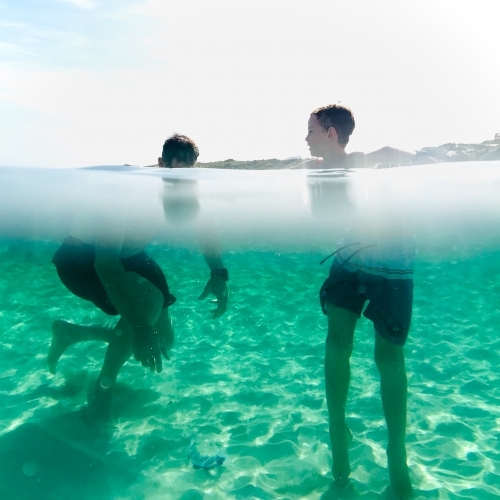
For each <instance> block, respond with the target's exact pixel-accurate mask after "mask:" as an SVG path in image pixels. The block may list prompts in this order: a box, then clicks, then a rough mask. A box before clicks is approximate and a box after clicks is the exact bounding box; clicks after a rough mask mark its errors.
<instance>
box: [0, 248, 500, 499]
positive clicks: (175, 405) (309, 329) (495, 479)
mask: <svg viewBox="0 0 500 500" xmlns="http://www.w3.org/2000/svg"><path fill="white" fill-rule="evenodd" d="M56 248H57V245H56V244H55V243H21V242H11V241H10V242H9V241H4V242H2V243H0V273H1V276H2V280H1V281H0V304H1V307H0V331H1V332H2V349H1V351H0V398H1V401H2V404H1V406H0V443H1V444H0V465H1V467H0V477H1V482H0V494H1V495H0V496H1V497H2V498H6V499H8V500H10V499H12V500H28V499H34V498H36V499H37V500H45V499H47V500H58V499H61V500H63V499H64V500H76V499H82V500H87V499H89V500H105V499H106V500H108V499H109V500H111V499H113V500H132V499H134V500H135V499H144V500H160V499H166V498H168V499H170V498H171V499H183V500H195V499H240V498H257V499H299V498H304V499H311V500H312V499H330V498H364V499H371V498H390V494H389V492H388V491H386V488H387V486H388V474H387V469H386V465H387V464H386V457H385V442H386V430H385V423H384V419H383V414H382V407H381V403H380V397H379V385H378V376H377V371H376V368H375V365H374V362H373V328H372V325H371V323H370V322H369V321H368V320H366V319H361V320H360V322H359V326H358V329H357V331H356V338H355V347H354V354H353V358H352V383H351V389H350V394H349V403H348V407H347V413H348V423H349V425H350V427H351V429H352V431H353V434H354V440H353V443H352V447H351V450H350V457H351V462H352V469H353V473H352V487H350V488H349V489H348V490H346V491H344V492H343V493H342V494H340V493H339V492H337V491H335V488H333V486H332V477H331V473H330V467H331V456H330V452H329V439H328V433H327V418H328V415H327V410H326V402H325V397H324V381H323V351H324V339H325V336H326V319H325V317H324V316H323V314H322V313H321V310H320V308H319V303H318V299H317V295H318V288H319V286H320V285H321V283H322V280H323V279H324V278H325V277H326V275H327V272H328V269H327V268H326V266H323V267H320V266H319V265H318V262H319V261H320V260H321V258H322V257H323V256H322V255H320V254H319V253H305V254H280V255H277V254H274V253H272V252H247V253H238V252H234V253H228V254H227V255H226V256H225V263H226V265H227V267H228V268H229V269H230V273H231V280H230V282H229V290H230V306H229V309H228V311H227V313H226V315H225V316H224V317H222V318H221V319H218V320H212V319H211V318H210V314H209V311H210V310H211V309H212V308H213V304H210V303H208V302H199V301H198V300H197V297H198V295H199V294H200V293H201V291H202V289H203V286H204V283H205V280H206V278H207V274H208V272H207V269H206V266H205V265H204V262H203V258H202V257H201V255H200V254H199V252H198V251H197V250H196V249H195V248H193V251H188V250H181V249H165V248H161V247H158V246H152V247H150V249H149V253H150V255H151V256H152V257H153V258H155V259H156V260H157V261H158V262H159V264H160V265H161V266H162V268H163V269H164V271H165V273H166V275H167V277H168V281H169V284H170V288H171V290H172V292H173V293H174V294H175V295H176V296H177V299H178V301H177V303H176V304H175V305H174V306H172V308H171V314H172V317H173V320H174V325H175V332H176V345H175V348H174V350H173V351H172V353H171V361H170V362H165V365H164V370H163V372H162V373H161V374H151V373H149V372H147V371H146V370H145V369H144V368H142V367H141V366H140V365H139V364H138V363H136V362H134V361H130V362H128V363H127V364H126V365H125V366H124V368H123V370H122V372H121V374H120V377H119V384H118V386H117V389H116V394H115V397H114V400H113V406H112V422H111V425H110V426H109V428H107V429H97V428H94V427H89V426H88V425H87V424H86V422H85V419H84V418H83V417H82V415H84V412H83V409H84V408H85V401H86V392H87V389H88V386H89V384H90V383H91V382H92V380H93V379H95V377H96V376H97V374H98V370H99V368H100V366H101V363H102V360H103V357H104V352H105V346H104V345H103V344H99V343H91V342H87V343H82V344H79V345H77V346H73V347H70V348H69V349H68V350H67V352H66V354H65V355H64V356H63V357H62V358H61V360H60V362H59V366H58V371H57V374H56V375H51V374H50V373H49V371H48V369H47V364H46V355H47V351H48V348H49V345H50V340H51V333H50V326H51V322H52V321H53V320H55V319H66V320H68V321H73V322H76V323H84V324H90V323H97V324H103V323H106V322H109V321H110V320H111V321H112V319H110V318H109V317H107V316H106V315H105V314H103V313H101V312H100V311H97V310H96V309H95V308H94V306H92V304H89V303H86V302H84V301H83V300H80V299H78V298H76V297H74V296H72V295H71V294H70V293H69V292H68V291H67V290H66V289H65V288H64V287H63V286H62V284H61V283H60V282H59V280H58V278H57V275H56V272H55V269H54V266H53V265H52V264H51V262H50V260H51V258H52V255H53V253H54V251H55V250H56ZM499 259H500V253H489V254H484V255H478V256H476V257H469V258H467V259H465V258H460V256H455V257H453V256H449V258H448V259H447V261H443V260H440V259H430V258H428V259H425V258H420V259H419V260H417V265H416V270H415V302H414V313H413V322H412V328H411V332H410V338H409V341H408V343H407V347H406V358H407V370H408V375H409V386H410V393H409V421H408V437H407V443H408V463H409V465H410V468H411V475H412V480H413V483H414V486H415V489H416V498H422V499H423V498H433V499H434V498H435V499H462V498H463V499H466V498H467V499H493V498H499V497H500V444H499V443H500V440H499V436H500V404H499V403H500V354H499V353H500V337H499V335H498V332H499V331H500V311H499V304H500V299H499V298H500V272H499V271H500V269H499V264H498V262H500V260H499ZM192 441H194V442H195V443H196V444H197V446H198V448H199V450H200V451H201V452H202V453H215V452H219V453H222V454H223V455H225V456H226V461H225V463H224V465H223V466H222V467H219V468H217V469H215V470H213V471H211V472H207V471H204V470H195V469H194V468H193V466H192V464H191V463H190V462H189V460H188V459H187V449H188V447H189V445H190V443H191V442H192Z"/></svg>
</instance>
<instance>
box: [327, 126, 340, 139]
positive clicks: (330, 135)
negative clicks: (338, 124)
mask: <svg viewBox="0 0 500 500" xmlns="http://www.w3.org/2000/svg"><path fill="white" fill-rule="evenodd" d="M328 138H329V139H333V140H335V139H336V140H337V141H338V140H339V135H338V134H337V130H336V129H335V127H330V128H329V129H328Z"/></svg>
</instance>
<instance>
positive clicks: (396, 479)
mask: <svg viewBox="0 0 500 500" xmlns="http://www.w3.org/2000/svg"><path fill="white" fill-rule="evenodd" d="M387 462H388V466H389V477H390V479H391V488H392V492H393V493H394V496H395V497H396V498H397V499H398V500H410V499H411V498H413V497H414V496H415V494H414V492H413V487H412V485H411V481H410V472H409V470H408V465H406V451H405V449H404V447H403V448H402V449H391V448H387Z"/></svg>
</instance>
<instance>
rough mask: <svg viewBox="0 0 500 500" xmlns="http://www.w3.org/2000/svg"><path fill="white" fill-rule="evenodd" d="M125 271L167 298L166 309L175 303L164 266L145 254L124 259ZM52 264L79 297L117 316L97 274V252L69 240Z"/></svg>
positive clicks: (90, 246) (78, 241)
mask: <svg viewBox="0 0 500 500" xmlns="http://www.w3.org/2000/svg"><path fill="white" fill-rule="evenodd" d="M120 261H121V263H122V265H123V267H124V269H125V271H131V272H134V273H137V274H138V275H139V276H141V277H142V278H144V279H146V280H148V281H149V282H150V283H151V284H152V285H154V286H155V287H156V288H158V290H160V292H161V294H162V295H163V309H165V308H166V307H168V306H170V305H172V304H173V303H174V302H175V300H176V299H175V297H174V296H173V295H172V294H171V293H170V291H169V289H168V283H167V279H166V278H165V275H164V274H163V271H162V270H161V268H160V266H159V265H158V264H157V263H156V262H155V261H154V260H153V259H152V258H151V257H148V255H147V254H146V253H145V252H139V253H137V254H135V255H131V256H130V257H125V258H121V259H120ZM52 262H53V263H54V265H55V266H56V270H57V274H58V275H59V278H60V279H61V281H62V283H63V285H64V286H65V287H66V288H67V289H68V290H69V291H70V292H72V293H74V294H75V295H76V296H77V297H80V298H82V299H84V300H88V301H90V302H92V303H93V304H94V305H95V306H97V307H98V308H99V309H101V311H103V312H105V313H106V314H109V315H110V316H116V315H117V314H118V311H117V309H116V308H115V306H114V305H113V304H112V303H111V301H110V299H109V297H108V294H107V293H106V290H105V288H104V285H103V284H102V283H101V280H100V279H99V276H98V275H97V272H96V270H95V248H94V246H93V245H88V244H87V243H84V242H83V241H81V240H79V239H78V238H74V237H73V236H69V237H68V238H66V239H65V240H64V242H63V244H62V245H61V246H60V247H59V249H58V250H57V251H56V253H55V254H54V257H53V259H52Z"/></svg>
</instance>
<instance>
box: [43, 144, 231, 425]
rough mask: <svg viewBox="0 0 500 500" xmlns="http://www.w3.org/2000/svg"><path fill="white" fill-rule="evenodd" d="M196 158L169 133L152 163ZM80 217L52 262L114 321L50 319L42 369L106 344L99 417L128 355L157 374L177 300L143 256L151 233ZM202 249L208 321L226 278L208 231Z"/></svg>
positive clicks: (221, 306)
mask: <svg viewBox="0 0 500 500" xmlns="http://www.w3.org/2000/svg"><path fill="white" fill-rule="evenodd" d="M197 158H198V148H197V147H196V145H195V143H194V142H193V141H192V140H191V139H189V138H188V137H186V136H182V135H178V134H175V135H173V136H172V137H169V138H168V139H167V140H166V141H165V144H164V146H163V152H162V156H161V157H160V158H158V165H159V167H163V168H185V167H194V165H195V164H196V160H197ZM119 211H120V210H119ZM85 215H87V216H88V214H83V215H82V216H80V217H79V216H77V217H76V218H75V221H74V224H73V227H72V229H71V235H70V236H69V237H68V238H66V239H65V240H64V242H63V244H62V245H61V247H60V248H59V249H58V250H57V252H56V253H55V255H54V258H53V263H54V265H55V266H56V270H57V273H58V275H59V277H60V279H61V281H62V283H63V284H64V285H65V286H66V287H67V288H68V289H69V290H70V291H71V292H72V293H74V294H75V295H76V296H78V297H80V298H83V299H85V300H88V301H90V302H92V303H93V304H94V305H95V306H96V307H98V308H99V309H101V310H102V311H103V312H105V313H106V314H108V315H110V316H119V317H120V319H119V320H118V322H117V323H116V325H115V326H114V327H105V326H100V325H77V324H73V323H69V322H67V321H62V320H57V321H54V323H53V325H52V334H53V336H52V343H51V346H50V350H49V354H48V364H49V370H50V371H51V373H55V370H56V366H57V363H58V361H59V358H60V357H61V355H62V354H63V353H64V351H65V350H66V349H67V348H68V347H69V346H71V345H73V344H76V343H78V342H82V341H90V340H94V341H102V342H106V343H107V344H108V348H107V350H106V355H105V358H104V363H103V366H102V369H101V372H100V374H99V376H98V378H97V381H96V383H95V386H94V387H93V388H92V390H91V392H90V393H89V397H88V403H89V411H90V414H91V415H92V416H95V417H104V416H107V413H108V411H109V404H110V400H111V395H112V389H113V387H114V385H115V382H116V378H117V376H118V372H119V371H120V369H121V367H122V366H123V364H124V363H125V362H126V361H127V360H128V358H129V357H130V355H131V354H132V353H133V354H134V357H135V359H136V360H138V361H140V362H141V363H142V365H143V366H145V367H147V368H149V369H150V370H151V371H157V372H158V373H159V372H161V370H162V359H161V357H162V355H163V356H164V357H165V358H166V359H169V358H168V350H169V349H170V348H171V347H172V345H173V341H174V333H173V328H172V324H171V320H170V316H169V313H168V308H169V306H171V305H172V304H173V303H174V302H175V300H176V299H175V297H174V296H173V295H172V294H171V293H170V291H169V287H168V283H167V280H166V278H165V275H164V274H163V271H162V270H161V268H160V266H159V265H158V264H157V263H156V262H155V261H154V260H153V259H152V258H151V257H149V256H148V255H147V254H146V253H145V252H144V249H143V248H144V247H145V246H146V245H147V244H148V243H149V241H150V239H151V237H152V236H153V234H148V233H150V232H149V228H144V224H142V225H141V229H144V231H145V232H146V235H144V234H142V235H141V236H140V237H138V236H137V235H136V234H133V235H132V234H128V233H127V226H126V224H124V225H123V227H120V224H118V228H116V224H115V225H109V227H106V229H105V230H104V231H102V229H101V231H100V232H99V235H97V232H96V226H97V225H102V221H101V220H100V218H101V217H102V218H105V217H106V214H98V217H99V220H94V221H93V220H92V218H90V221H89V220H85V219H86V216H85ZM79 219H81V220H79ZM89 222H90V224H89ZM92 223H93V224H92ZM89 228H90V230H89ZM201 250H202V252H203V254H204V257H205V259H206V262H207V264H208V266H209V268H210V271H211V275H210V278H209V280H208V282H207V284H206V286H205V289H204V291H203V293H202V294H201V296H200V297H199V298H200V299H205V298H206V297H207V296H208V295H209V294H213V295H215V296H216V298H217V309H216V310H215V311H214V315H213V317H214V318H215V317H218V316H220V315H222V314H224V312H225V311H226V308H227V301H228V293H227V286H226V281H227V280H228V279H229V276H228V272H227V269H225V268H224V265H223V262H222V257H221V254H220V251H219V249H218V244H217V238H216V235H215V234H209V235H208V237H207V238H205V240H202V241H201Z"/></svg>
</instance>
